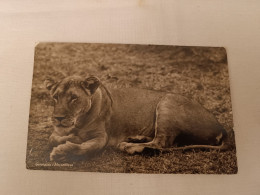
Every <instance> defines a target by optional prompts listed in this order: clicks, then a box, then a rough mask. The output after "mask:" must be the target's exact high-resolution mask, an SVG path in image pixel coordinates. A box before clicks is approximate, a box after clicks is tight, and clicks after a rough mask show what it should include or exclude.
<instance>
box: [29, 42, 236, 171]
mask: <svg viewBox="0 0 260 195" xmlns="http://www.w3.org/2000/svg"><path fill="white" fill-rule="evenodd" d="M68 75H81V76H87V75H95V76H98V77H99V78H100V79H101V81H102V82H103V83H104V84H105V85H114V86H118V87H138V88H146V89H153V90H161V91H167V92H173V93H179V94H182V95H184V96H187V97H189V98H192V99H195V100H196V101H198V102H199V103H200V104H202V105H203V106H204V107H205V108H206V109H208V110H209V111H210V112H212V113H213V114H214V115H215V116H216V118H217V119H218V121H219V122H220V123H221V124H222V125H223V126H224V127H225V129H227V131H228V132H230V140H231V145H232V147H231V148H230V149H229V150H228V151H217V150H200V149H196V150H189V151H174V152H168V153H160V154H157V155H128V154H125V153H122V152H120V151H118V150H116V149H114V148H106V149H105V150H104V151H103V152H102V153H101V154H99V155H97V156H95V157H94V158H92V159H86V160H85V161H80V162H74V163H72V164H53V163H51V162H50V159H49V154H50V151H51V148H50V147H49V146H48V138H49V136H50V134H51V132H52V130H53V128H52V124H51V113H52V110H53V107H52V105H53V102H52V99H51V97H50V96H49V92H48V91H47V90H46V89H45V87H44V85H43V82H44V80H45V79H46V78H48V77H51V78H54V79H56V80H59V79H62V78H64V77H65V76H68ZM232 129H233V119H232V109H231V99H230V89H229V80H228V67H227V57H226V51H225V49H224V48H206V47H173V46H147V45H119V44H117V45H112V44H71V43H70V44H66V43H41V44H39V45H37V47H36V49H35V64H34V74H33V82H32V95H31V106H30V117H29V131H28V146H27V159H26V161H27V168H30V169H47V170H71V171H72V170H74V171H89V172H93V171H98V172H121V173H204V174H234V173H237V159H236V149H235V141H234V135H233V134H232V133H231V132H232Z"/></svg>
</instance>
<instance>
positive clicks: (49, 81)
mask: <svg viewBox="0 0 260 195" xmlns="http://www.w3.org/2000/svg"><path fill="white" fill-rule="evenodd" d="M55 84H56V82H55V81H54V80H52V79H46V80H45V81H44V85H45V87H46V88H47V89H48V90H51V88H52V87H53V86H54V85H55Z"/></svg>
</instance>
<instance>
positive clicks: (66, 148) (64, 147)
mask: <svg viewBox="0 0 260 195" xmlns="http://www.w3.org/2000/svg"><path fill="white" fill-rule="evenodd" d="M75 148H76V145H75V144H73V143H71V142H68V141H67V142H66V143H65V144H61V145H59V146H57V147H54V148H53V150H52V152H51V153H50V160H51V161H57V162H62V161H66V160H68V158H69V156H72V155H73V150H74V149H75Z"/></svg>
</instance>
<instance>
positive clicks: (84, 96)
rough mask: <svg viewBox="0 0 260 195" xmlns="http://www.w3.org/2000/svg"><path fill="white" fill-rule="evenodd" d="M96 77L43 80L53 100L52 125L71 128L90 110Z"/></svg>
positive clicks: (98, 82)
mask: <svg viewBox="0 0 260 195" xmlns="http://www.w3.org/2000/svg"><path fill="white" fill-rule="evenodd" d="M99 85H100V81H99V79H98V78H96V77H88V78H82V77H79V76H70V77H67V78H65V79H63V80H61V81H59V82H55V81H53V80H52V79H47V80H45V86H46V88H47V89H48V90H50V94H51V96H52V98H53V99H54V111H53V116H52V120H53V124H54V125H55V126H57V127H71V126H73V125H75V124H76V123H77V121H78V119H79V117H80V116H82V115H84V114H85V113H87V112H88V111H89V110H90V108H91V97H92V95H93V94H94V93H95V91H96V89H97V88H98V87H99Z"/></svg>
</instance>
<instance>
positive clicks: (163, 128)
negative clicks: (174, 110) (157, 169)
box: [118, 97, 180, 154]
mask: <svg viewBox="0 0 260 195" xmlns="http://www.w3.org/2000/svg"><path fill="white" fill-rule="evenodd" d="M169 104H170V102H169V101H168V99H167V97H166V98H163V99H162V100H161V101H160V102H159V103H158V105H157V108H156V120H155V136H154V138H153V140H152V141H150V142H147V143H127V142H122V143H120V144H119V145H118V148H119V149H120V150H121V151H125V152H127V153H129V154H134V153H141V152H143V151H144V149H145V148H149V149H152V150H161V149H162V148H166V147H171V146H172V145H173V142H174V140H175V138H176V137H177V136H178V135H179V133H180V132H179V130H178V128H175V125H174V121H173V120H172V118H171V114H169V113H170V112H171V106H170V105H169Z"/></svg>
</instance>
